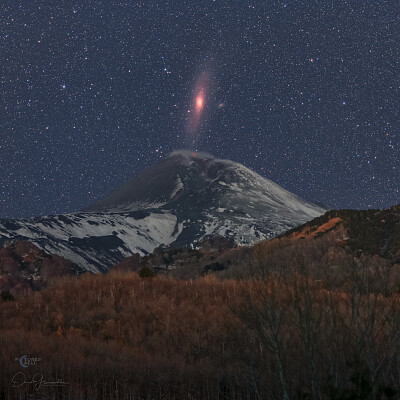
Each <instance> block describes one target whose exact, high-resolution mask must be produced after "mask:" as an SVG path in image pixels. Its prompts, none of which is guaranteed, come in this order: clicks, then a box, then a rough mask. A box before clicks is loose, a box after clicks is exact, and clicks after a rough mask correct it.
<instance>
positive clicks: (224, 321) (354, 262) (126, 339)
mask: <svg viewBox="0 0 400 400" xmlns="http://www.w3.org/2000/svg"><path fill="white" fill-rule="evenodd" d="M334 235H337V233H335V234H334V233H332V234H331V235H330V236H329V234H328V235H325V236H324V237H323V238H319V239H316V240H312V241H299V242H298V243H299V244H296V245H294V244H293V242H291V241H290V240H286V241H272V242H269V243H268V244H262V245H259V246H256V247H255V249H254V252H251V253H243V254H242V255H241V256H240V257H243V260H244V259H246V260H247V262H246V265H243V269H242V270H243V273H244V274H246V276H247V278H246V279H224V280H223V279H217V278H216V277H215V276H214V275H213V274H211V275H208V276H206V277H203V278H199V279H196V280H193V281H190V280H186V281H184V280H178V279H173V278H167V277H156V278H145V279H141V278H140V277H139V275H138V274H137V273H135V272H118V271H114V272H112V273H110V274H107V275H105V276H98V275H89V274H85V275H83V276H81V277H77V278H72V277H65V278H63V279H62V280H60V281H59V282H58V283H56V284H54V285H53V286H51V287H49V288H47V289H45V290H43V291H41V292H36V293H33V294H30V295H27V296H23V297H20V298H18V299H17V300H16V301H14V302H12V301H10V302H3V303H1V304H0V316H1V317H0V362H1V373H0V377H1V378H0V379H1V380H0V388H1V389H0V393H1V396H2V397H3V398H6V399H17V398H18V399H28V398H35V397H32V396H41V397H40V398H49V399H50V398H59V399H295V398H298V399H305V398H310V399H321V400H322V399H342V400H344V399H386V398H387V399H389V398H399V396H400V392H399V387H400V294H399V293H398V288H399V283H400V279H399V276H398V275H399V273H398V270H397V269H396V268H397V266H394V265H392V264H390V263H389V262H387V261H385V260H383V259H381V258H379V257H359V258H355V257H354V255H353V254H352V253H351V252H349V251H348V250H347V249H346V248H345V247H341V246H340V245H338V244H337V240H336V239H337V238H336V237H335V236H334ZM234 251H235V250H232V252H234ZM232 254H241V253H240V252H239V253H232ZM240 257H239V258H240ZM246 257H247V258H246ZM224 273H225V274H226V276H225V278H228V276H227V275H228V273H229V274H238V273H239V271H237V270H235V268H233V269H232V270H229V271H225V272H224V271H222V272H221V274H224ZM221 276H222V275H221ZM248 277H250V278H248ZM22 355H28V356H29V357H36V358H40V359H41V360H40V362H38V363H37V364H36V365H34V366H30V367H28V368H22V367H21V365H20V364H19V362H18V361H16V358H17V359H18V357H21V356H22ZM21 372H23V373H24V374H25V376H26V381H27V382H25V383H24V384H23V385H21V386H20V387H13V378H14V386H15V376H16V374H18V373H21ZM35 374H39V376H43V379H44V380H45V381H47V382H53V383H54V382H57V380H61V381H62V382H61V383H60V385H59V386H54V385H49V386H44V385H42V386H41V387H39V389H38V390H37V391H35V387H34V385H33V384H32V383H29V382H31V381H32V379H38V378H37V375H36V378H33V377H34V376H35ZM20 376H21V375H19V377H20ZM0 398H1V397H0Z"/></svg>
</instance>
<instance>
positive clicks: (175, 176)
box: [0, 150, 327, 272]
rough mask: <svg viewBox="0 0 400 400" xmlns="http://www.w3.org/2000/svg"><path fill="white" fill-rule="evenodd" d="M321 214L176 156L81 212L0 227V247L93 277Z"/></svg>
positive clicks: (265, 183) (227, 171)
mask: <svg viewBox="0 0 400 400" xmlns="http://www.w3.org/2000/svg"><path fill="white" fill-rule="evenodd" d="M325 211H327V210H326V209H325V208H323V207H321V206H318V205H316V204H313V203H309V202H307V201H305V200H302V199H301V198H299V197H298V196H296V195H294V194H292V193H290V192H288V191H287V190H285V189H283V188H282V187H280V186H278V185H277V184H275V183H273V182H271V181H270V180H268V179H266V178H263V177H261V176H260V175H258V174H256V173H255V172H253V171H251V170H250V169H248V168H246V167H244V166H243V165H241V164H238V163H236V162H233V161H228V160H220V159H216V158H214V157H213V156H211V155H209V154H205V153H193V152H190V151H186V150H182V151H176V152H173V153H172V154H171V155H170V156H169V157H167V158H165V159H164V160H162V161H160V162H158V163H156V164H154V165H153V166H151V167H150V168H148V169H146V170H144V171H143V172H141V173H140V174H138V175H136V176H135V177H134V178H133V179H132V180H131V181H129V182H127V183H126V184H125V185H123V186H122V187H120V188H119V189H117V190H116V191H114V192H112V193H111V194H110V195H109V196H107V197H105V198H104V199H102V200H100V201H99V202H97V203H95V204H93V205H91V206H89V207H87V208H86V209H85V210H83V211H82V212H78V213H73V214H64V215H55V216H47V217H38V218H30V219H18V220H4V219H3V220H0V239H3V240H4V239H7V240H9V239H15V238H19V239H26V240H30V241H31V242H33V243H35V244H36V245H38V246H39V247H41V248H43V249H44V250H46V251H47V252H49V253H52V254H59V255H62V256H63V257H65V258H68V259H70V260H72V261H74V262H76V263H77V264H78V265H80V266H82V267H84V268H86V269H87V270H90V271H93V272H98V271H106V270H108V269H109V268H110V267H111V266H112V265H113V264H115V263H116V262H118V261H120V260H121V259H122V258H124V257H126V256H129V255H131V254H132V253H140V254H142V255H143V254H146V253H148V252H151V251H152V250H153V249H154V248H155V247H158V246H160V245H173V246H176V247H183V246H191V245H194V244H195V243H197V242H198V241H199V240H201V239H202V238H203V237H204V236H206V235H214V236H226V237H231V238H233V239H234V240H235V242H236V243H237V244H239V245H244V244H252V243H255V242H257V241H260V240H263V239H267V238H272V237H274V236H277V235H279V234H281V233H283V232H284V231H286V230H288V229H291V228H293V227H295V226H297V225H300V224H303V223H305V222H307V221H309V220H311V219H313V218H315V217H317V216H319V215H321V214H323V213H324V212H325Z"/></svg>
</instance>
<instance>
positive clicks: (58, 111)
mask: <svg viewBox="0 0 400 400" xmlns="http://www.w3.org/2000/svg"><path fill="white" fill-rule="evenodd" d="M399 40H400V4H398V3H397V2H395V1H365V0H363V1H361V0H355V1H345V0H337V1H336V0H335V1H332V0H331V1H322V0H321V1H318V2H317V1H262V0H258V1H246V0H243V1H228V0H225V1H224V0H221V1H217V0H216V1H210V0H209V1H207V0H206V1H201V2H200V1H179V2H177V1H176V2H172V1H159V2H155V1H136V2H135V1H127V0H125V1H112V0H110V1H105V0H93V1H83V2H75V3H74V2H72V1H71V2H61V1H59V0H38V1H17V0H6V1H3V2H1V5H0V135H1V136H0V138H1V140H0V162H1V169H0V172H1V173H0V217H5V218H18V217H27V216H36V215H46V214H54V213H64V212H72V211H78V210H80V209H82V208H83V207H85V206H87V205H89V204H90V203H93V202H95V201H96V200H98V199H100V198H101V197H103V196H105V195H106V194H108V193H109V192H110V191H112V190H114V189H115V188H116V187H118V186H119V185H120V184H122V183H123V182H125V181H126V180H128V179H130V178H131V177H132V176H133V175H134V174H136V173H138V172H139V171H141V170H143V169H145V168H146V167H148V166H150V165H151V164H152V163H154V162H156V161H157V160H159V159H160V158H163V157H165V156H166V155H168V153H170V152H172V151H173V150H175V149H180V148H183V147H188V146H190V147H192V148H193V149H194V150H199V151H205V152H209V153H211V154H213V155H214V156H216V157H219V158H226V159H232V160H234V161H238V162H240V163H243V164H244V165H246V166H247V167H250V168H252V169H253V170H255V171H256V172H258V173H260V174H261V175H263V176H265V177H267V178H268V179H271V180H273V181H274V182H276V183H278V184H280V185H281V186H283V187H284V188H285V189H287V190H289V191H291V192H293V193H296V194H298V195H299V196H301V197H303V198H305V199H307V200H310V201H315V202H322V203H324V204H326V205H328V206H330V207H332V208H369V207H373V208H382V207H389V206H391V205H394V204H398V203H400V194H399V182H400V165H399V156H400V130H399V104H400V48H399V45H398V43H399ZM203 74H207V79H208V81H209V83H208V84H207V88H206V89H207V98H204V103H203V94H205V90H206V89H205V88H204V89H203V88H202V90H203V91H204V93H203V91H202V92H201V96H202V97H201V99H202V103H201V107H200V106H199V107H198V108H199V109H201V110H202V114H201V119H199V121H197V122H198V124H197V125H196V135H195V137H194V136H193V137H190V136H189V137H188V132H187V131H188V130H187V126H188V121H189V119H188V118H189V115H188V114H189V113H188V111H190V107H191V106H192V105H193V104H192V102H193V96H195V95H196V94H195V93H194V87H196V82H198V80H199V77H201V76H203ZM208 81H207V82H208ZM199 105H200V103H199ZM203 107H204V110H203Z"/></svg>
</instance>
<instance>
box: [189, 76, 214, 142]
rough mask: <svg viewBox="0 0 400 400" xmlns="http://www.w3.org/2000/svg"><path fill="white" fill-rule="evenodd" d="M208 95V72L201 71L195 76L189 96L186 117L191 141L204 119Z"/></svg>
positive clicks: (196, 134)
mask: <svg viewBox="0 0 400 400" xmlns="http://www.w3.org/2000/svg"><path fill="white" fill-rule="evenodd" d="M209 97H210V74H209V73H208V72H207V71H203V72H202V73H201V74H200V75H199V77H198V78H197V80H196V82H195V84H194V88H193V92H192V97H191V104H190V108H189V109H188V117H187V132H188V134H189V135H190V139H191V142H195V141H196V139H197V136H198V132H199V130H200V127H201V125H202V122H203V121H204V114H205V112H206V110H207V106H208V104H207V103H208V100H209Z"/></svg>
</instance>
